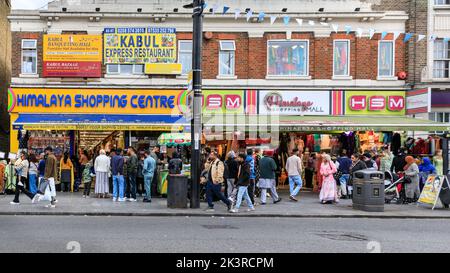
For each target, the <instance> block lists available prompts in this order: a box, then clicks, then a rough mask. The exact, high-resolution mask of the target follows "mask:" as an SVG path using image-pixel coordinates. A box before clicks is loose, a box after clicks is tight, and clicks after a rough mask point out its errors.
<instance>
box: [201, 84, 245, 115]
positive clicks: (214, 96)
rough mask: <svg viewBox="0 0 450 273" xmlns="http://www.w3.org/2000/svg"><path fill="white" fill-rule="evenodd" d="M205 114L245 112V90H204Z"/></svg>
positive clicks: (203, 103)
mask: <svg viewBox="0 0 450 273" xmlns="http://www.w3.org/2000/svg"><path fill="white" fill-rule="evenodd" d="M202 105H203V114H207V115H208V114H209V115H211V114H244V91H241V90H239V91H236V90H205V91H203V99H202Z"/></svg>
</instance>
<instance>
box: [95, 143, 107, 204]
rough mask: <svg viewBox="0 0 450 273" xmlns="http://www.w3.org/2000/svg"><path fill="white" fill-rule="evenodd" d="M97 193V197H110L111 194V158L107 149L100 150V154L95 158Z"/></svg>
mask: <svg viewBox="0 0 450 273" xmlns="http://www.w3.org/2000/svg"><path fill="white" fill-rule="evenodd" d="M94 168H95V178H96V180H95V194H96V197H97V198H108V194H109V171H110V168H111V160H110V158H109V157H108V156H106V152H105V150H103V149H102V150H100V155H99V156H98V157H97V158H96V159H95V162H94Z"/></svg>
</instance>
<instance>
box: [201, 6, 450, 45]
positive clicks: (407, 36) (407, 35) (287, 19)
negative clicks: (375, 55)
mask: <svg viewBox="0 0 450 273" xmlns="http://www.w3.org/2000/svg"><path fill="white" fill-rule="evenodd" d="M207 7H208V3H205V4H204V5H203V9H206V8H207ZM230 9H231V7H229V6H219V5H218V4H214V5H212V7H211V11H212V14H213V15H215V14H216V13H218V12H221V13H222V15H225V14H227V13H228V12H229V11H230ZM233 11H234V19H235V20H237V19H239V18H240V16H241V14H242V11H241V10H240V9H239V8H236V9H234V10H233ZM244 13H245V18H246V20H247V22H249V21H250V20H251V19H252V18H254V16H255V14H256V15H257V17H255V18H256V19H257V22H263V21H264V20H265V19H266V17H267V16H266V14H265V13H264V12H263V11H260V12H259V13H254V11H253V10H252V9H246V10H245V11H244ZM280 17H281V19H282V20H283V24H284V25H286V26H288V25H289V24H290V23H291V22H292V20H291V19H295V22H296V23H297V24H298V25H299V26H300V27H302V26H304V25H306V24H308V25H309V26H315V25H316V21H314V20H304V19H302V18H292V17H291V16H289V15H284V16H279V15H270V16H269V18H270V24H271V25H273V24H274V23H275V22H276V21H277V20H278V19H279V18H280ZM319 24H320V25H321V26H324V27H330V26H331V28H332V30H333V31H334V32H335V33H338V32H339V30H340V29H342V30H343V31H344V32H345V33H346V34H347V35H349V34H351V33H352V32H355V33H356V35H357V36H358V37H359V38H362V37H363V35H364V33H368V34H369V38H370V39H372V38H373V36H374V35H375V34H376V33H381V40H384V39H385V38H386V37H387V36H388V34H390V33H392V34H393V38H394V41H396V40H397V39H398V38H399V37H400V35H402V34H404V38H403V42H404V43H407V42H408V41H411V40H412V39H413V38H414V37H415V40H416V42H420V41H423V40H425V38H427V36H426V35H423V34H418V33H412V32H403V31H390V32H389V31H377V30H376V29H372V28H371V29H362V28H356V29H355V30H353V28H352V26H348V25H345V26H343V27H341V26H340V25H338V24H331V25H330V24H329V23H327V22H319ZM438 38H439V37H437V36H436V35H429V37H428V40H429V41H432V42H433V41H435V40H436V39H438ZM442 39H443V41H444V43H448V42H450V37H442Z"/></svg>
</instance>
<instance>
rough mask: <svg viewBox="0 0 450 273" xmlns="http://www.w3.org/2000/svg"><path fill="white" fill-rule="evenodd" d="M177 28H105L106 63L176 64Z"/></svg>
mask: <svg viewBox="0 0 450 273" xmlns="http://www.w3.org/2000/svg"><path fill="white" fill-rule="evenodd" d="M176 60H177V36H176V30H175V29H174V28H154V27H148V28H146V27H141V28H106V29H105V30H104V62H105V64H147V63H176Z"/></svg>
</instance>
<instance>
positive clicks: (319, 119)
mask: <svg viewBox="0 0 450 273" xmlns="http://www.w3.org/2000/svg"><path fill="white" fill-rule="evenodd" d="M203 122H204V126H205V128H206V130H210V129H211V131H213V132H217V131H218V130H223V131H226V132H230V131H243V130H246V131H253V130H257V131H261V130H264V129H265V128H267V130H268V131H321V132H324V131H369V130H373V131H450V124H449V123H437V122H433V121H429V120H423V119H415V118H408V117H386V116H383V117H357V116H351V117H350V116H261V115H258V116H247V117H246V116H209V117H204V118H203ZM244 128H245V129H244Z"/></svg>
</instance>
